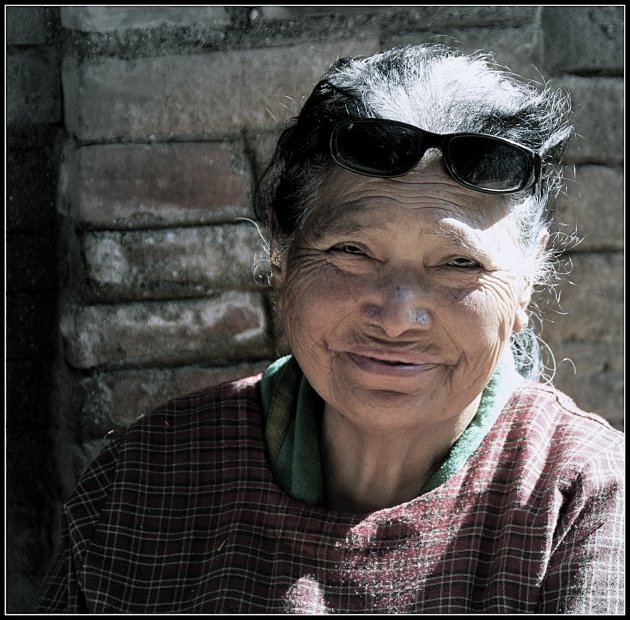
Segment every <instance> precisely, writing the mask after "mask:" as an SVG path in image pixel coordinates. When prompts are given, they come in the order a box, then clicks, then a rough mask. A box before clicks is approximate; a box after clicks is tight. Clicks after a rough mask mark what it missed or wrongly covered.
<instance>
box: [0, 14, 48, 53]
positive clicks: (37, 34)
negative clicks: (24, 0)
mask: <svg viewBox="0 0 630 620" xmlns="http://www.w3.org/2000/svg"><path fill="white" fill-rule="evenodd" d="M5 20H6V43H7V45H45V44H46V41H47V34H48V27H47V25H46V8H45V7H43V6H6V7H5Z"/></svg>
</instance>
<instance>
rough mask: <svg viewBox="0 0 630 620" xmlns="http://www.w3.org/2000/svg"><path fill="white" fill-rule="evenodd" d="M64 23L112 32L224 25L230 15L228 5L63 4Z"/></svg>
mask: <svg viewBox="0 0 630 620" xmlns="http://www.w3.org/2000/svg"><path fill="white" fill-rule="evenodd" d="M61 23H62V25H63V26H64V27H65V28H69V29H72V30H81V31H83V32H111V31H120V30H128V29H132V28H136V29H140V28H154V27H157V26H162V25H169V26H188V27H197V26H199V25H200V24H202V25H204V26H205V25H211V26H213V27H215V28H223V27H225V26H229V24H230V17H229V14H228V12H227V8H226V7H224V6H62V7H61Z"/></svg>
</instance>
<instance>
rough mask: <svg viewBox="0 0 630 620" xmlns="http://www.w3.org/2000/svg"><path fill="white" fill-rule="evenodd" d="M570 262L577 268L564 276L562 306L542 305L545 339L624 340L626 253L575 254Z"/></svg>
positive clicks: (556, 340) (564, 266)
mask: <svg viewBox="0 0 630 620" xmlns="http://www.w3.org/2000/svg"><path fill="white" fill-rule="evenodd" d="M570 260H571V262H572V264H573V269H572V270H571V271H570V273H568V274H567V275H564V276H562V278H561V281H560V283H559V286H558V289H557V295H559V300H560V301H559V303H555V302H548V303H546V304H544V305H543V304H541V307H544V309H545V322H544V330H543V338H544V340H545V341H547V342H549V343H550V344H555V343H557V342H560V341H564V342H573V341H578V342H580V341H599V342H602V343H603V342H616V341H618V339H620V338H622V337H623V314H624V312H623V309H624V303H623V297H624V295H623V291H624V284H623V282H624V264H623V253H622V252H605V253H596V252H585V253H572V254H571V255H570ZM566 268H567V267H566V263H565V264H564V265H563V266H562V269H564V270H566Z"/></svg>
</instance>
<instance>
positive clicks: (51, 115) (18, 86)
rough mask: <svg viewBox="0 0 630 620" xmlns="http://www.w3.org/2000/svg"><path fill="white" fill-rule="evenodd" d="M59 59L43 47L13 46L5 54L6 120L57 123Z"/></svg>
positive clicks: (59, 94) (59, 118)
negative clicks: (19, 47)
mask: <svg viewBox="0 0 630 620" xmlns="http://www.w3.org/2000/svg"><path fill="white" fill-rule="evenodd" d="M60 86H61V85H60V81H59V68H58V65H57V59H56V58H55V57H54V56H51V55H50V54H49V53H47V52H46V51H45V50H41V49H11V48H9V49H8V51H7V55H6V106H7V107H6V123H7V125H12V124H19V123H57V122H59V121H60V120H61V117H62V113H61V89H60Z"/></svg>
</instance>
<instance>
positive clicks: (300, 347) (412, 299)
mask: <svg viewBox="0 0 630 620" xmlns="http://www.w3.org/2000/svg"><path fill="white" fill-rule="evenodd" d="M523 263H524V258H523V253H522V250H521V248H520V246H519V244H518V242H517V238H516V228H515V222H514V218H513V216H512V215H511V214H510V213H509V211H508V209H507V208H506V207H505V204H504V202H503V199H502V198H501V197H498V196H493V195H489V194H483V193H480V192H476V191H474V190H470V189H468V188H465V187H463V186H461V185H459V184H458V183H456V182H455V181H453V180H452V179H451V177H450V176H448V174H447V173H446V172H444V170H443V168H442V164H441V161H440V159H436V158H434V159H430V160H428V161H425V162H423V163H422V164H421V166H420V168H419V169H418V170H417V171H414V172H413V173H411V174H408V175H406V176H404V177H400V178H396V179H378V178H370V177H366V176H361V175H357V174H354V173H351V172H348V171H346V170H342V169H341V168H339V169H336V170H335V171H334V172H333V174H332V177H331V178H330V182H329V183H328V185H327V186H326V188H325V189H324V191H323V193H322V195H321V196H320V198H319V200H318V202H317V204H316V205H315V207H314V210H313V212H312V213H311V214H310V215H309V218H308V220H307V222H306V226H305V229H304V232H303V234H302V236H301V238H300V239H299V240H298V241H297V243H296V244H295V245H294V247H293V248H292V249H291V251H290V252H289V254H288V256H286V257H285V258H284V260H283V261H282V264H281V267H280V268H279V270H278V272H277V273H276V274H275V285H276V287H277V288H278V292H279V295H278V303H279V308H280V311H281V313H282V320H283V326H284V330H285V335H286V338H287V341H288V344H289V346H290V348H291V352H292V353H293V354H294V355H295V357H296V358H297V361H298V363H299V364H300V366H301V368H302V370H303V371H304V373H305V375H306V377H307V379H308V380H309V382H310V383H311V385H312V386H313V387H314V388H315V390H316V391H317V392H318V393H319V394H320V396H322V398H323V399H324V401H325V402H326V407H327V408H328V409H329V410H330V408H333V409H334V410H335V411H336V412H338V413H340V414H342V415H344V416H345V417H347V418H348V419H350V420H352V421H354V422H355V423H357V424H360V425H362V426H364V427H366V428H368V427H371V428H372V429H378V428H379V427H381V428H383V427H388V428H391V427H392V426H396V427H397V428H401V429H404V428H406V427H410V428H411V427H416V428H417V425H418V424H431V423H436V422H437V423H439V422H440V420H445V419H447V418H452V417H454V416H457V415H459V414H460V413H461V412H462V411H463V409H464V408H466V407H468V406H470V404H471V403H472V402H473V401H475V399H477V398H478V396H479V395H480V393H481V391H482V390H483V388H484V386H485V385H486V383H487V381H488V379H489V378H490V376H491V375H492V373H493V371H494V368H495V366H496V364H497V362H498V360H499V357H500V356H501V353H502V352H503V350H504V347H506V346H509V345H508V344H507V342H508V338H509V336H510V334H511V332H512V331H513V330H516V331H518V330H519V329H520V327H521V325H520V321H521V320H522V317H523V310H524V308H525V307H526V305H527V302H528V300H529V290H528V289H527V288H526V286H525V284H524V277H523V271H524V266H523Z"/></svg>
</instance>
